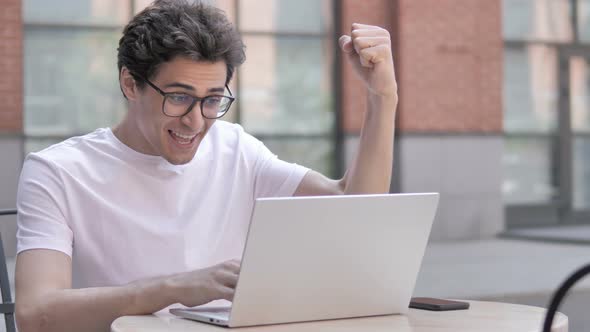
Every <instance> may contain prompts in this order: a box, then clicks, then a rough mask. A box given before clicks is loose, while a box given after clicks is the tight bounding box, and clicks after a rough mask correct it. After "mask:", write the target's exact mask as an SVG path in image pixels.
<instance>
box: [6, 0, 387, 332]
mask: <svg viewBox="0 0 590 332" xmlns="http://www.w3.org/2000/svg"><path fill="white" fill-rule="evenodd" d="M340 46H341V49H342V52H343V53H344V54H345V56H346V57H347V58H348V60H349V62H350V63H351V64H352V65H353V66H354V68H355V70H356V72H357V73H358V74H359V77H360V78H361V79H362V81H363V82H364V84H365V87H366V89H367V94H368V109H367V110H366V112H365V114H364V116H365V119H364V124H363V129H362V133H361V139H360V147H359V150H358V153H357V155H356V158H355V159H354V161H353V163H352V166H351V168H350V169H349V170H348V171H347V173H346V175H345V176H344V178H342V179H340V180H331V179H328V178H326V177H325V176H323V175H321V174H319V173H317V172H314V171H312V170H308V169H306V168H304V167H301V166H299V165H296V164H290V163H286V162H283V161H281V160H278V159H277V158H276V157H275V156H274V155H273V154H272V153H270V151H268V149H266V148H265V146H264V145H263V144H262V143H260V142H259V141H257V140H256V139H255V138H253V137H252V136H250V135H248V134H246V133H244V131H243V130H242V128H241V127H240V126H238V125H234V124H230V123H227V122H224V121H216V119H218V118H219V117H221V116H223V115H224V114H225V113H226V112H227V111H228V109H229V106H230V105H231V102H232V101H233V97H232V96H231V92H230V91H229V89H228V88H227V85H228V83H229V81H230V80H231V78H232V74H233V72H234V70H235V68H236V67H237V66H239V65H240V64H241V63H242V62H243V61H244V52H243V44H242V41H241V39H240V37H239V35H238V34H237V33H236V32H235V30H234V28H233V27H232V25H231V24H230V23H229V22H228V21H227V19H226V18H225V16H224V15H223V14H222V13H221V12H220V11H219V10H217V9H215V8H213V7H211V6H208V5H206V4H201V3H197V4H193V3H192V2H191V3H189V2H188V1H184V0H168V1H156V2H155V3H154V4H153V5H152V6H150V7H148V8H146V9H145V10H144V11H142V12H141V13H139V14H138V15H137V16H136V17H135V18H133V20H132V21H131V22H130V23H129V24H128V25H127V27H126V28H125V30H124V32H123V37H122V38H121V40H120V43H119V55H118V59H119V74H120V75H119V81H120V86H121V91H122V92H123V95H124V97H125V98H126V99H127V104H128V113H127V115H126V117H125V119H124V120H123V121H122V122H121V123H120V124H118V125H117V126H116V127H114V128H113V129H110V128H103V129H98V130H96V131H95V132H93V133H90V134H88V135H86V136H83V137H75V138H71V139H68V140H66V141H64V142H62V143H59V144H57V145H54V146H52V147H50V148H48V149H45V150H43V151H41V152H38V153H32V154H30V155H29V156H28V157H27V159H26V162H25V164H24V166H23V171H22V175H21V179H20V184H19V192H18V211H19V215H18V226H19V229H18V259H17V267H16V288H17V289H16V296H17V299H16V316H17V322H18V326H19V328H20V331H21V332H34V331H45V332H50V331H107V330H108V329H109V325H110V324H111V322H112V321H113V320H114V319H116V318H117V317H120V316H123V315H133V314H148V313H152V312H155V311H158V310H161V309H163V308H165V307H166V306H169V305H171V304H174V303H182V304H184V305H187V306H196V305H200V304H204V303H207V302H210V301H212V300H216V299H227V300H231V299H232V296H233V291H234V287H235V284H236V281H237V276H238V272H239V258H240V257H241V250H242V248H243V245H244V241H245V237H246V231H247V227H248V221H249V220H248V216H250V210H251V209H252V207H253V202H254V200H255V198H257V197H263V196H290V195H339V194H353V193H354V194H359V193H385V192H387V191H388V189H389V182H390V174H391V166H392V150H393V131H394V117H395V110H396V105H397V85H396V81H395V75H394V68H393V61H392V54H391V45H390V38H389V34H388V33H387V31H386V30H383V29H381V28H378V27H374V26H368V25H361V24H354V25H353V26H352V31H351V35H350V36H349V35H345V36H342V37H341V38H340Z"/></svg>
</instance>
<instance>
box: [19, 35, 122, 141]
mask: <svg viewBox="0 0 590 332" xmlns="http://www.w3.org/2000/svg"><path fill="white" fill-rule="evenodd" d="M119 34H120V33H119V32H105V31H87V30H82V31H80V30H71V29H58V28H56V29H38V28H31V27H28V28H26V30H25V38H24V39H25V40H24V44H25V45H24V48H25V50H24V52H25V63H24V72H25V132H26V133H27V134H28V135H56V134H59V135H70V134H73V133H83V132H88V131H92V130H94V129H95V128H96V127H99V126H108V125H111V124H114V123H115V122H117V121H118V120H119V119H120V118H121V116H122V115H123V113H124V103H123V100H124V99H123V96H122V94H121V91H120V90H119V85H118V75H117V63H116V61H117V60H116V57H117V54H116V48H117V41H118V38H119Z"/></svg>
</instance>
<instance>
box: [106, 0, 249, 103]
mask: <svg viewBox="0 0 590 332" xmlns="http://www.w3.org/2000/svg"><path fill="white" fill-rule="evenodd" d="M117 50H118V55H117V59H118V63H117V64H118V67H119V73H121V69H122V68H123V67H127V69H128V70H129V72H130V74H131V75H132V76H133V78H134V79H135V81H136V82H137V85H138V86H139V87H140V88H143V87H144V85H145V82H144V81H143V79H146V78H147V79H150V78H152V77H154V76H155V75H156V74H157V70H158V67H159V65H161V64H162V63H164V62H167V61H170V60H172V59H174V58H175V57H177V56H184V57H188V58H190V59H192V60H195V61H210V62H216V61H219V60H223V61H225V64H226V66H227V76H226V81H225V83H226V84H227V83H229V81H230V80H231V78H232V76H233V73H234V71H235V69H236V67H237V66H239V65H241V64H242V63H243V62H244V60H245V59H246V56H245V53H244V43H243V42H242V38H241V37H240V35H239V33H238V32H237V30H236V29H235V28H234V26H233V24H231V23H230V22H229V21H228V19H227V17H226V16H225V14H224V12H223V11H222V10H220V9H218V8H215V7H213V6H212V5H209V4H206V3H203V2H201V1H187V0H157V1H155V2H154V3H152V4H151V5H150V6H148V7H147V8H145V9H144V10H143V11H141V12H140V13H138V14H137V15H135V17H134V18H133V19H132V20H131V21H130V22H129V23H128V24H127V26H126V27H125V29H124V30H123V37H121V39H120V40H119V48H118V49H117ZM123 95H124V94H123Z"/></svg>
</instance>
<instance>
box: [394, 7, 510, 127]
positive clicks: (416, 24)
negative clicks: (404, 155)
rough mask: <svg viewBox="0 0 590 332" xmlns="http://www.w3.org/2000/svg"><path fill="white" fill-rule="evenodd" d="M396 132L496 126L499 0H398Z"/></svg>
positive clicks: (499, 120)
mask: <svg viewBox="0 0 590 332" xmlns="http://www.w3.org/2000/svg"><path fill="white" fill-rule="evenodd" d="M398 10H399V13H398V22H397V25H396V26H397V29H399V31H398V38H399V45H400V49H399V61H398V63H397V66H398V68H399V71H398V74H399V75H398V77H399V82H400V89H401V91H400V114H399V118H398V121H399V122H398V125H399V127H400V129H401V131H403V132H451V133H460V132H470V133H473V132H477V133H500V132H501V131H502V70H503V68H502V49H503V40H502V22H501V19H502V15H501V7H500V1H490V0H420V1H415V0H398Z"/></svg>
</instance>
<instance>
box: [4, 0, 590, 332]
mask: <svg viewBox="0 0 590 332" xmlns="http://www.w3.org/2000/svg"><path fill="white" fill-rule="evenodd" d="M210 2H211V3H215V4H216V5H217V6H218V7H220V8H221V9H223V10H224V11H225V12H226V13H227V15H228V16H229V18H230V19H231V20H232V21H233V22H234V23H235V24H236V26H237V27H238V29H239V30H240V32H241V33H242V35H243V38H244V42H245V44H246V46H247V49H246V56H247V59H246V62H245V64H244V65H243V66H242V67H241V68H239V70H238V72H237V75H236V76H235V77H234V80H233V81H232V83H231V88H232V91H234V95H236V96H237V103H235V104H234V106H232V110H231V111H230V113H229V114H228V115H227V116H226V117H225V118H224V120H226V121H231V122H237V123H240V124H241V125H242V126H243V127H244V128H245V129H246V131H248V132H250V133H251V134H254V135H255V136H256V137H258V138H259V139H261V140H262V141H263V142H264V143H265V144H266V145H267V146H268V147H269V148H270V149H271V150H272V151H273V152H274V153H276V154H277V155H278V156H279V157H280V158H282V159H285V160H288V161H292V162H297V163H300V164H303V165H305V166H308V167H311V168H313V169H316V170H318V171H320V172H323V173H324V174H327V175H330V176H333V177H338V176H341V175H342V174H343V172H344V170H345V169H346V165H347V164H348V163H349V161H350V160H351V158H352V155H353V153H354V150H355V148H356V145H357V142H358V135H359V131H360V128H361V125H362V114H363V111H364V109H365V103H366V100H365V98H366V95H365V91H364V90H363V88H362V86H361V85H360V83H359V82H358V81H357V80H356V79H355V77H354V75H353V73H352V71H351V68H349V67H348V66H347V64H346V63H345V61H343V60H342V58H341V55H340V53H339V50H338V48H337V38H338V37H339V36H340V35H341V34H343V33H349V31H350V27H351V24H352V23H353V22H361V23H366V24H375V25H380V26H382V27H384V28H386V29H388V30H389V31H390V33H391V36H392V41H393V49H394V58H395V62H396V71H397V79H398V82H399V88H400V90H399V95H400V104H399V108H398V117H397V122H396V127H397V132H396V141H395V149H394V154H395V161H394V173H393V180H392V184H391V191H392V192H422V191H437V192H440V193H441V204H440V207H439V210H438V213H437V218H436V220H435V223H434V226H433V230H432V233H431V237H430V243H429V246H428V249H427V251H426V257H425V259H424V262H423V265H422V270H421V273H420V276H419V279H418V282H417V285H416V290H415V295H420V296H439V297H448V298H463V299H484V300H494V301H506V302H513V303H523V304H532V305H538V306H546V305H547V304H548V301H549V297H550V295H551V292H552V291H553V290H554V289H555V288H557V286H558V284H559V282H561V281H562V280H563V279H565V278H566V277H567V275H568V274H569V273H571V272H572V271H573V270H574V269H576V268H577V267H579V266H581V265H583V264H585V263H588V262H590V108H589V107H590V100H589V98H590V97H589V93H590V66H589V63H590V0H363V1H360V0H298V1H291V0H219V1H210ZM149 3H150V1H144V0H141V1H140V0H53V1H44V0H1V1H0V4H2V6H0V21H1V24H0V37H1V38H0V72H1V73H2V75H0V160H1V162H0V208H14V206H15V201H16V197H15V196H16V187H17V181H18V176H19V174H20V168H21V166H22V161H23V158H24V156H25V155H26V154H27V153H29V152H31V151H38V150H40V149H43V148H45V147H47V146H49V145H51V144H54V143H56V142H59V141H62V140H64V139H66V138H68V137H71V136H75V135H82V134H85V133H88V132H90V131H93V130H94V129H95V128H98V127H106V126H112V125H114V124H116V123H117V121H119V120H120V119H121V118H122V116H123V114H124V112H125V102H124V99H123V98H122V96H121V93H120V91H119V87H118V80H117V77H118V73H117V66H116V54H117V53H116V49H117V43H118V39H119V38H120V36H121V31H122V28H123V26H124V25H125V24H126V23H127V22H128V21H129V20H130V19H131V17H132V16H133V15H134V14H135V13H137V12H139V11H141V10H142V9H143V8H145V6H147V5H148V4H149ZM1 221H2V223H1V225H0V230H1V231H2V237H3V239H4V241H5V246H6V247H7V248H6V251H7V254H8V256H11V257H12V256H14V252H15V240H14V234H15V222H14V218H10V217H8V218H3V219H2V220H1ZM409 222H411V221H409ZM13 264H14V259H13V258H9V265H10V267H11V268H13ZM589 279H590V278H589ZM588 305H590V282H589V281H584V282H582V283H581V284H580V285H578V286H577V287H576V288H575V289H574V291H573V292H572V293H571V295H570V297H568V299H567V301H566V303H565V305H564V307H563V308H562V311H563V312H564V313H566V314H567V315H568V316H569V317H570V331H583V330H584V329H583V326H584V325H586V326H590V318H588V317H585V316H587V315H585V311H584V309H583V308H586V307H587V306H588Z"/></svg>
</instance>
